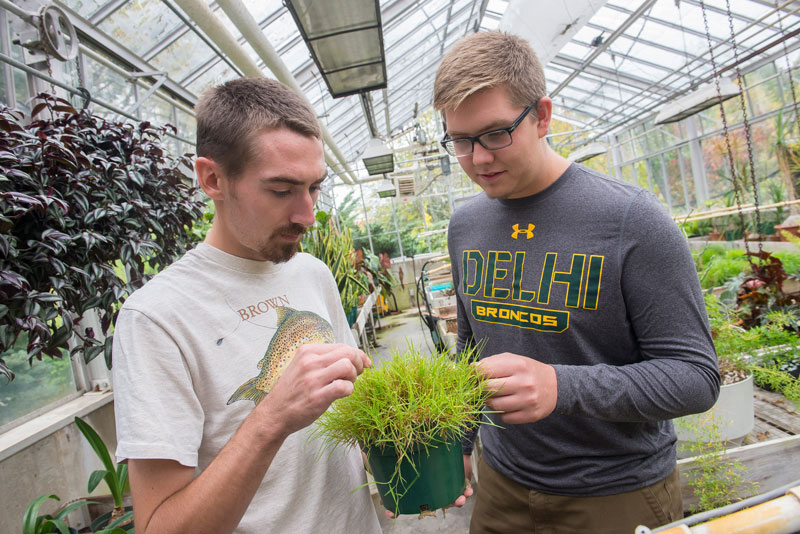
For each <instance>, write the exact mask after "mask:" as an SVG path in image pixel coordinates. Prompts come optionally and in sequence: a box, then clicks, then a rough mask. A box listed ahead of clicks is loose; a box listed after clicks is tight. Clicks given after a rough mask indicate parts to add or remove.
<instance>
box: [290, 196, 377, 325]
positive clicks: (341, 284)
mask: <svg viewBox="0 0 800 534" xmlns="http://www.w3.org/2000/svg"><path fill="white" fill-rule="evenodd" d="M316 219H317V224H315V225H314V226H313V227H312V228H311V229H309V230H308V232H307V233H306V236H305V237H304V238H303V243H302V247H303V252H307V253H309V254H311V255H312V256H315V257H316V258H319V259H320V260H322V261H323V262H325V264H326V265H327V266H328V268H329V269H330V270H331V273H333V278H334V280H336V285H337V287H338V288H339V296H340V298H341V299H342V306H343V307H344V311H345V314H347V313H349V312H350V310H351V309H353V308H355V307H356V306H358V296H359V295H362V294H364V293H367V292H368V289H367V285H366V284H365V283H364V282H362V281H361V275H360V274H359V272H358V271H357V270H356V267H355V260H354V257H353V239H352V237H351V236H350V230H349V229H347V228H343V229H339V228H337V226H336V224H335V221H333V220H332V219H331V217H330V216H329V215H328V214H327V213H326V212H324V211H318V212H317V215H316Z"/></svg>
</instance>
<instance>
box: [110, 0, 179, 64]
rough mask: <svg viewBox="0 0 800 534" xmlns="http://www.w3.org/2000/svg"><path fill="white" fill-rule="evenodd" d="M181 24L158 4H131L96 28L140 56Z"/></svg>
mask: <svg viewBox="0 0 800 534" xmlns="http://www.w3.org/2000/svg"><path fill="white" fill-rule="evenodd" d="M181 24H183V23H182V22H181V20H180V19H179V18H178V17H177V16H176V15H175V13H173V12H172V11H171V10H170V9H169V8H168V7H167V6H166V5H165V4H164V3H162V2H161V0H130V1H129V2H128V3H127V4H125V6H124V7H122V8H121V9H120V10H119V11H116V12H115V13H114V14H112V15H111V16H110V17H108V18H107V19H106V20H104V21H103V22H101V23H100V25H99V26H98V27H99V28H100V29H101V30H102V31H104V32H105V33H106V34H107V35H108V36H109V37H111V38H112V39H114V40H115V41H117V42H119V43H120V44H122V45H123V46H125V47H126V48H128V49H129V50H132V51H133V52H136V53H137V54H143V53H144V52H146V51H147V50H150V49H151V48H152V47H153V46H154V45H155V44H156V43H158V42H159V41H160V40H161V39H163V38H164V37H165V36H166V35H167V33H169V32H170V31H171V30H172V29H173V28H175V27H176V26H179V25H181Z"/></svg>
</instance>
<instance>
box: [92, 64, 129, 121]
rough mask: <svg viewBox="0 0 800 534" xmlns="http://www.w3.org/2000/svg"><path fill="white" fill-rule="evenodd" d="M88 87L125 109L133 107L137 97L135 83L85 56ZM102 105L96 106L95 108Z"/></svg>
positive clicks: (94, 94) (102, 98)
mask: <svg viewBox="0 0 800 534" xmlns="http://www.w3.org/2000/svg"><path fill="white" fill-rule="evenodd" d="M84 64H85V65H86V72H84V73H83V75H84V77H85V78H86V87H88V88H89V90H90V91H91V93H92V96H96V97H97V98H99V99H101V100H105V101H106V102H108V103H109V104H113V105H115V106H116V107H118V108H120V109H123V110H125V109H126V108H129V107H131V106H132V105H133V104H134V102H136V98H135V97H134V92H133V85H132V84H130V83H128V81H127V80H126V79H125V78H124V77H123V76H122V75H120V74H118V73H117V72H115V71H113V70H111V69H109V68H107V67H105V66H104V65H101V64H100V63H98V62H96V61H95V60H93V59H92V58H90V57H85V63H84ZM99 107H100V106H96V107H95V109H97V108H99Z"/></svg>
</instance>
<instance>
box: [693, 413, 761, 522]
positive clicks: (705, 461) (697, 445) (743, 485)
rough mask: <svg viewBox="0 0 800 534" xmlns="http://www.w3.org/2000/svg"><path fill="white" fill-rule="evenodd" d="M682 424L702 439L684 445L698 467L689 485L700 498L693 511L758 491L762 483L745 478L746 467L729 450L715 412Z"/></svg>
mask: <svg viewBox="0 0 800 534" xmlns="http://www.w3.org/2000/svg"><path fill="white" fill-rule="evenodd" d="M679 424H683V425H687V426H690V427H691V428H692V429H694V430H695V432H697V436H698V439H697V440H696V441H690V442H687V443H685V444H682V447H685V450H686V451H687V452H688V453H689V454H690V455H691V456H694V460H695V464H694V468H693V469H691V470H690V471H689V487H690V488H692V493H693V494H694V496H695V497H696V498H697V501H698V502H697V504H696V505H694V506H692V510H691V511H692V513H699V512H704V511H707V510H713V509H714V508H719V507H720V506H725V505H727V504H731V503H733V502H736V501H738V500H739V499H741V494H742V493H743V492H750V493H755V490H756V489H757V488H758V484H756V483H754V482H749V481H747V480H746V478H745V474H746V469H745V467H744V465H743V464H742V463H741V462H739V461H738V460H732V459H731V458H730V457H729V456H728V453H727V450H726V449H725V444H724V442H723V441H722V438H721V434H720V429H719V425H718V423H717V421H716V420H715V419H714V417H713V415H711V414H710V413H708V412H706V413H704V414H697V415H691V416H688V417H685V418H682V419H681V421H680V423H679Z"/></svg>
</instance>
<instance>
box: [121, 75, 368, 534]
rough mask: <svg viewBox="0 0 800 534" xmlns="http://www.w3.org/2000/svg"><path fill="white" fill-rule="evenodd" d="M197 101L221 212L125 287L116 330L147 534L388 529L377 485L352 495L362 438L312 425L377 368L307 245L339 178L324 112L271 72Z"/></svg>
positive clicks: (207, 167) (203, 157) (201, 154)
mask: <svg viewBox="0 0 800 534" xmlns="http://www.w3.org/2000/svg"><path fill="white" fill-rule="evenodd" d="M196 111H197V125H198V128H197V141H198V142H197V153H198V158H197V161H196V172H197V178H198V181H199V184H200V186H201V187H202V188H203V190H204V191H205V192H206V194H208V196H209V197H211V199H213V201H214V205H215V209H216V212H215V216H214V222H213V224H212V227H211V229H210V231H209V233H208V236H207V237H206V239H205V242H204V243H202V244H200V245H198V246H197V247H196V248H195V249H193V250H191V251H189V252H188V253H187V254H186V255H184V256H183V257H182V258H181V259H180V260H178V261H177V262H175V263H174V264H173V265H171V266H170V267H168V268H167V269H165V270H164V271H162V272H161V273H160V274H159V275H157V276H156V277H155V278H153V280H151V281H150V282H148V283H147V284H146V285H145V286H144V287H143V288H142V289H140V290H139V291H136V292H135V293H134V294H133V295H132V296H131V297H130V298H129V299H128V300H127V301H126V302H125V305H124V306H123V308H122V310H121V311H120V314H119V316H118V319H117V322H116V329H115V336H114V353H113V356H114V369H113V372H114V388H115V409H116V417H117V436H118V448H117V460H118V461H125V460H127V461H128V465H129V470H130V480H131V491H132V494H133V505H134V514H135V524H136V529H137V532H139V534H155V533H167V532H169V533H186V532H192V533H200V532H208V533H213V534H221V533H230V532H236V533H238V534H244V533H251V532H252V533H255V532H323V531H327V532H353V533H356V532H357V533H359V534H360V533H370V532H380V527H379V525H378V521H377V517H376V514H375V510H374V507H373V506H372V501H371V500H370V496H369V491H368V489H367V488H366V487H361V489H359V490H358V491H357V492H355V493H352V494H351V493H350V492H351V490H354V489H355V488H358V487H360V486H362V484H364V483H365V473H364V467H363V463H362V460H361V455H360V453H359V451H358V450H355V449H347V450H345V449H335V450H334V451H333V452H332V453H330V454H329V451H327V450H325V449H324V447H323V446H322V444H321V443H320V441H319V440H315V439H310V436H309V434H310V431H311V427H312V424H313V422H314V421H315V420H316V419H317V418H318V417H319V416H320V415H321V414H322V413H323V412H324V411H325V410H326V409H327V408H328V407H329V406H330V404H331V403H332V402H333V401H334V400H336V399H338V398H341V397H344V396H347V395H349V394H350V393H351V392H352V390H353V382H354V381H355V380H356V377H357V376H358V375H359V374H360V373H361V372H362V371H363V369H364V368H365V367H367V366H369V365H371V362H370V360H369V358H368V357H367V356H366V355H365V354H364V353H363V352H361V351H360V350H358V349H357V348H355V342H354V340H353V337H352V334H351V333H350V330H349V328H348V325H347V321H346V319H345V316H344V313H343V310H342V304H341V301H340V300H339V294H338V291H337V288H336V283H335V281H334V280H333V277H332V275H331V273H330V271H329V270H328V269H327V267H326V266H325V265H324V264H323V263H322V262H320V261H319V260H317V259H316V258H313V257H312V256H310V255H308V254H296V252H297V249H298V244H299V242H300V239H301V237H302V235H303V233H304V231H305V230H306V228H308V227H309V226H311V225H312V224H313V223H314V204H315V202H316V200H317V195H318V193H319V189H320V185H321V183H322V181H323V180H324V179H325V176H326V168H325V162H324V154H323V147H322V142H321V140H320V138H321V130H320V126H319V123H318V120H317V118H316V116H315V113H314V111H313V110H312V109H311V107H310V106H309V105H308V104H307V103H306V102H305V101H304V100H303V99H302V97H300V96H299V95H297V94H296V93H294V92H293V91H292V90H290V89H289V88H288V87H286V86H284V85H282V84H280V83H278V82H275V81H272V80H268V79H240V80H234V81H231V82H228V83H226V84H224V85H221V86H219V87H215V88H213V89H211V90H209V91H207V92H206V93H204V94H203V96H202V97H201V98H200V100H199V101H198V103H197V108H196ZM165 216H169V215H168V214H166V215H165ZM296 347H299V348H297V349H296V352H295V348H296ZM292 354H294V358H292V359H289V357H290V356H291V355H292ZM286 361H289V363H288V365H286V366H285V368H284V367H283V363H285V362H286ZM282 362H283V363H282ZM281 370H282V374H281ZM276 377H279V379H277V381H275V378H276Z"/></svg>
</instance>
